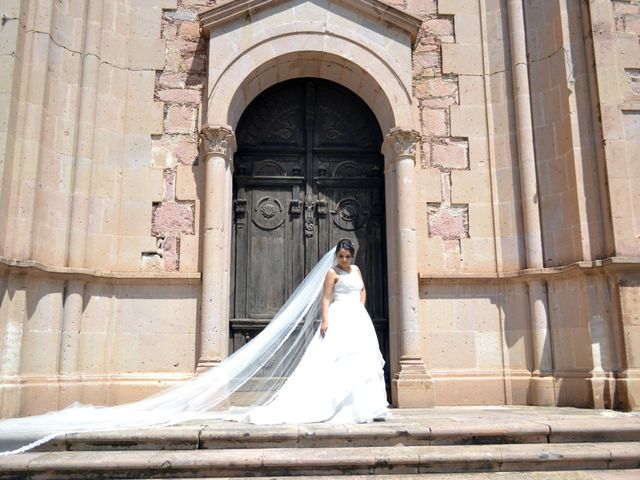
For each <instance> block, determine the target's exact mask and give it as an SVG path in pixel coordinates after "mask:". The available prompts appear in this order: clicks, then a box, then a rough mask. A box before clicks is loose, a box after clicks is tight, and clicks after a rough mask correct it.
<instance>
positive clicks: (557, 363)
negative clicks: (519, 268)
mask: <svg viewBox="0 0 640 480" xmlns="http://www.w3.org/2000/svg"><path fill="white" fill-rule="evenodd" d="M420 299H421V302H422V305H423V306H422V308H421V311H422V312H423V319H422V322H421V325H422V328H423V329H424V332H423V342H424V343H423V345H424V346H423V351H424V352H426V358H425V363H426V365H427V369H428V370H429V371H430V372H434V373H435V375H434V378H435V379H436V380H437V379H438V378H439V377H440V378H442V384H443V388H444V385H447V386H451V385H455V383H456V381H460V382H461V383H460V384H459V385H458V386H456V387H455V389H457V390H458V398H457V401H460V402H461V403H468V404H474V403H484V404H487V403H489V404H490V403H513V404H531V403H532V398H533V397H532V391H531V382H530V381H529V378H528V377H529V376H530V375H531V373H532V372H533V370H534V361H533V350H532V336H531V321H530V307H529V293H528V287H527V284H526V283H525V282H512V283H500V282H490V283H488V284H484V285H478V284H472V283H469V282H466V283H465V282H461V281H457V282H456V283H453V282H440V283H435V282H432V283H429V284H425V285H422V286H421V288H420ZM548 305H549V308H548V312H549V317H550V320H549V323H550V325H551V329H550V332H549V335H550V339H549V340H550V342H551V352H552V357H553V362H550V363H552V364H553V375H554V377H555V380H554V388H555V398H556V404H557V405H558V406H576V407H587V408H589V407H594V406H595V407H597V408H612V407H613V406H616V401H615V398H614V396H615V394H616V392H615V389H614V388H613V385H614V384H613V383H612V382H609V381H601V382H600V381H596V382H594V381H592V380H591V377H592V372H597V373H598V374H601V376H602V377H603V378H607V377H609V378H613V376H614V372H615V371H617V370H619V368H620V367H619V361H618V359H617V357H616V355H615V350H614V348H613V344H612V333H611V330H612V326H611V325H610V322H611V319H612V318H613V317H612V315H611V312H610V306H611V295H610V291H609V289H608V287H607V279H606V278H604V277H603V278H590V279H588V281H586V280H585V281H581V280H580V279H575V278H574V279H566V280H560V281H555V282H549V303H548ZM469 375H471V376H474V375H475V376H477V377H479V378H480V377H485V379H481V380H480V382H484V381H486V382H488V383H487V391H486V392H478V389H477V388H475V389H470V390H468V391H466V390H465V387H464V384H463V382H462V380H461V379H463V378H464V377H465V376H466V377H468V376H469ZM486 377H491V380H486ZM456 379H457V380H456ZM437 383H438V382H436V389H438V386H437ZM498 383H499V384H500V385H499V386H498ZM461 385H462V386H461ZM476 386H477V383H476ZM500 390H502V391H500ZM436 396H438V392H437V391H436Z"/></svg>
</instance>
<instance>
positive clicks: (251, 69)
mask: <svg viewBox="0 0 640 480" xmlns="http://www.w3.org/2000/svg"><path fill="white" fill-rule="evenodd" d="M200 18H201V21H202V25H203V29H204V31H205V34H206V35H207V36H208V39H209V70H208V90H207V91H208V97H207V108H206V111H205V112H204V113H203V124H205V127H204V128H203V130H202V148H203V157H204V158H205V168H206V175H205V178H206V187H205V189H204V193H205V198H204V199H203V203H204V229H203V231H204V238H203V262H202V265H203V272H202V312H201V329H200V345H199V352H200V359H199V366H200V367H202V368H204V367H208V366H211V365H215V364H216V363H217V362H219V361H220V360H222V359H223V358H225V357H226V356H227V355H228V336H229V331H228V328H229V304H228V299H229V288H230V287H229V285H230V273H231V272H230V263H231V257H230V245H231V240H232V237H231V225H232V224H231V217H232V212H231V207H232V206H231V195H232V182H233V177H232V174H233V154H234V152H235V135H234V128H235V127H236V125H237V122H238V120H239V118H240V116H241V115H242V112H243V111H244V109H245V108H246V107H247V106H248V105H249V103H250V102H251V101H252V100H253V99H254V98H255V97H256V96H257V95H258V94H259V93H261V92H262V91H264V90H265V89H267V88H269V87H270V86H272V85H274V84H276V83H279V82H282V81H285V80H289V79H292V78H300V77H317V78H323V79H327V80H331V81H334V82H337V83H340V84H341V85H343V86H345V87H347V88H349V89H350V90H352V91H353V92H354V93H356V94H357V95H359V96H360V97H361V98H362V99H363V100H364V101H365V102H366V103H367V104H368V105H369V107H370V108H371V110H372V111H373V112H374V114H375V115H376V118H377V119H378V122H379V123H380V127H381V128H382V131H383V133H386V139H385V143H384V146H383V153H384V156H385V190H386V198H387V248H388V259H387V260H388V275H389V279H388V280H389V282H388V284H389V285H390V289H389V316H390V318H389V325H390V347H391V362H392V365H391V371H392V377H393V379H392V391H393V403H394V404H395V405H396V406H400V407H403V406H404V407H411V406H427V405H432V404H433V395H432V382H431V379H430V377H429V375H428V373H427V371H426V368H425V365H424V362H423V360H422V352H421V350H420V341H419V339H420V335H419V327H418V318H417V307H418V305H417V304H418V275H417V255H416V241H415V237H416V232H415V225H416V205H415V199H416V195H415V185H414V183H413V181H414V175H413V168H414V166H415V155H416V148H417V145H418V142H419V135H418V133H417V132H416V131H415V130H414V117H413V113H412V89H411V53H412V46H413V42H414V41H415V38H416V34H417V32H418V29H419V27H420V23H421V21H420V20H419V19H417V18H415V17H413V16H411V15H408V14H407V13H405V12H403V11H401V10H398V9H396V8H394V7H391V6H389V5H386V4H385V3H383V2H380V1H378V0H284V1H283V0H271V1H269V0H266V1H265V0H232V1H230V2H226V3H224V4H221V5H218V6H216V7H213V8H211V9H210V10H208V11H206V12H203V13H202V14H201V15H200Z"/></svg>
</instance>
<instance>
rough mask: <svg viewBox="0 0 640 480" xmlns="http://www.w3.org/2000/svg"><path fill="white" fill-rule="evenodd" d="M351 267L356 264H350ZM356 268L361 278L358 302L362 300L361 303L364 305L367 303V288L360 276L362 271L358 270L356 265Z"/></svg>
mask: <svg viewBox="0 0 640 480" xmlns="http://www.w3.org/2000/svg"><path fill="white" fill-rule="evenodd" d="M352 267H356V266H355V265H352ZM356 269H357V270H358V274H359V275H360V278H361V279H362V291H361V292H360V302H362V305H365V304H366V303H367V289H366V288H365V286H364V277H363V276H362V272H361V271H360V267H356Z"/></svg>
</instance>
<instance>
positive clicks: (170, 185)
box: [163, 170, 176, 202]
mask: <svg viewBox="0 0 640 480" xmlns="http://www.w3.org/2000/svg"><path fill="white" fill-rule="evenodd" d="M175 199H176V173H175V172H174V171H172V170H165V171H164V198H163V200H164V201H165V202H171V201H173V200H175Z"/></svg>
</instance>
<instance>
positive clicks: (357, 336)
mask: <svg viewBox="0 0 640 480" xmlns="http://www.w3.org/2000/svg"><path fill="white" fill-rule="evenodd" d="M335 271H336V272H337V273H338V275H339V279H338V281H337V282H336V284H335V287H334V292H333V301H332V303H331V304H330V305H329V311H328V317H327V321H328V324H329V326H328V329H327V331H326V333H325V336H324V337H322V336H321V335H320V329H318V330H317V331H316V333H315V335H314V337H313V339H312V340H311V343H310V344H309V346H308V348H307V350H306V352H305V353H304V356H303V357H302V359H301V360H300V363H299V364H298V366H297V368H296V369H295V370H294V372H293V373H292V374H291V376H290V377H289V379H288V380H287V382H286V383H285V384H284V386H283V387H282V388H281V389H280V391H279V392H278V394H277V395H276V396H275V397H274V398H273V399H272V400H271V401H270V402H269V403H268V404H266V405H264V406H261V407H257V408H255V409H253V410H251V411H250V412H249V413H248V414H247V415H246V417H245V418H244V419H243V421H245V422H249V423H256V424H278V423H310V422H331V423H364V422H370V421H372V420H374V419H378V418H384V417H385V416H386V415H387V395H386V390H385V382H384V374H383V366H384V360H383V358H382V355H381V354H380V348H379V346H378V339H377V337H376V332H375V330H374V328H373V324H372V322H371V318H370V317H369V314H368V313H367V310H366V309H365V308H364V306H363V305H362V303H361V302H360V294H361V292H362V289H363V287H364V284H363V283H362V278H361V276H360V273H359V272H358V271H357V269H356V268H352V269H351V272H345V271H343V270H341V269H340V268H337V267H336V268H335Z"/></svg>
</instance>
